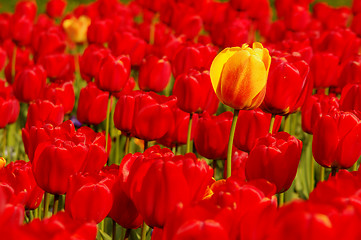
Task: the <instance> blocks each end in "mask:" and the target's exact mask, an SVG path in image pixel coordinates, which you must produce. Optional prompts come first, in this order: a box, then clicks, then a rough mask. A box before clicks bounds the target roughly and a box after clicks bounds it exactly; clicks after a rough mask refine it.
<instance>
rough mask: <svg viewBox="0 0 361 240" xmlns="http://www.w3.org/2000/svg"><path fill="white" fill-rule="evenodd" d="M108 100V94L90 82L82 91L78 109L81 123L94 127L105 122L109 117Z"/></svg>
mask: <svg viewBox="0 0 361 240" xmlns="http://www.w3.org/2000/svg"><path fill="white" fill-rule="evenodd" d="M108 98H109V93H108V92H103V91H102V90H100V89H99V88H97V86H96V85H95V84H94V83H92V82H89V83H88V85H87V86H86V87H84V88H82V89H81V90H80V95H79V102H78V109H77V118H78V120H79V122H81V123H86V124H94V125H98V124H100V123H101V122H103V121H104V120H105V118H106V115H107V106H108Z"/></svg>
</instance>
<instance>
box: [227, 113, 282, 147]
mask: <svg viewBox="0 0 361 240" xmlns="http://www.w3.org/2000/svg"><path fill="white" fill-rule="evenodd" d="M271 117H272V115H271V114H269V113H265V112H262V111H260V110H257V109H255V110H247V111H246V110H241V111H239V117H238V120H237V126H236V132H235V134H234V142H233V144H234V146H235V147H237V148H238V149H240V150H242V151H245V152H250V151H251V150H252V148H253V147H254V145H255V144H256V141H257V139H258V138H260V137H264V136H266V135H267V134H268V132H269V125H270V123H271ZM281 121H282V117H280V116H276V119H275V123H274V125H273V132H278V129H279V127H280V126H281Z"/></svg>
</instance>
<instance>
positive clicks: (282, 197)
mask: <svg viewBox="0 0 361 240" xmlns="http://www.w3.org/2000/svg"><path fill="white" fill-rule="evenodd" d="M284 202H285V193H284V192H282V193H279V194H278V207H282V205H283V204H284Z"/></svg>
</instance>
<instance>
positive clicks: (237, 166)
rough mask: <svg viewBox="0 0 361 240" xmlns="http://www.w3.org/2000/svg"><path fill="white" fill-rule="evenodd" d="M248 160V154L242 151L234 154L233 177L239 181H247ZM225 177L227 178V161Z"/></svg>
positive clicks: (224, 170)
mask: <svg viewBox="0 0 361 240" xmlns="http://www.w3.org/2000/svg"><path fill="white" fill-rule="evenodd" d="M247 159H248V153H247V152H243V151H241V150H234V151H233V152H232V173H231V176H232V177H235V178H237V179H239V180H240V181H246V172H245V167H246V162H247ZM223 177H224V179H226V178H227V161H226V162H225V165H224V169H223Z"/></svg>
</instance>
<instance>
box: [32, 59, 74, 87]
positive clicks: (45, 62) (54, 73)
mask: <svg viewBox="0 0 361 240" xmlns="http://www.w3.org/2000/svg"><path fill="white" fill-rule="evenodd" d="M38 62H39V63H40V64H41V65H42V66H43V67H44V69H45V71H46V73H47V76H48V78H50V80H51V81H53V82H55V81H60V82H62V81H73V79H74V72H75V65H74V57H73V56H72V55H68V54H64V53H57V54H51V55H46V56H44V57H41V58H39V60H38Z"/></svg>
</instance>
